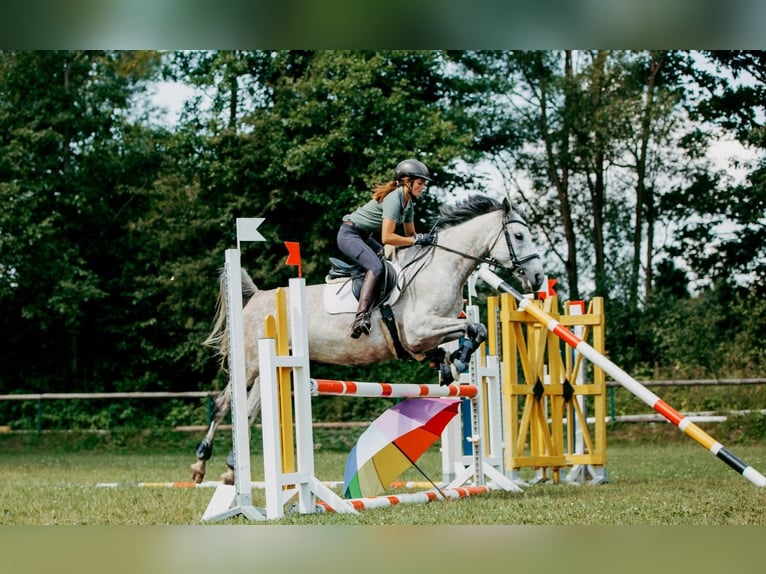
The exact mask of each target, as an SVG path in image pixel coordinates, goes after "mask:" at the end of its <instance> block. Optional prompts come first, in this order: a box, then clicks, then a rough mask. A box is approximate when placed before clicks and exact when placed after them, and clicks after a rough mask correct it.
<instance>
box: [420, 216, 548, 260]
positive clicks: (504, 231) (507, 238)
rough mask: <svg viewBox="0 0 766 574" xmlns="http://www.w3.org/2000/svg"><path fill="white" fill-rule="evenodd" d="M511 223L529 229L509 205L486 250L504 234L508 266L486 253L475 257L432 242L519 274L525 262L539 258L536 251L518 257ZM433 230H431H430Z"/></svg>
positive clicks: (467, 256)
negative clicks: (508, 257) (508, 259)
mask: <svg viewBox="0 0 766 574" xmlns="http://www.w3.org/2000/svg"><path fill="white" fill-rule="evenodd" d="M511 223H518V224H519V225H523V226H524V227H526V228H527V229H529V226H528V225H527V222H526V221H525V220H524V219H523V218H522V217H520V216H519V215H518V213H517V212H516V210H515V209H513V207H511V208H510V209H509V210H508V212H507V213H506V215H505V217H503V223H502V228H501V229H500V231H499V232H498V234H497V237H495V240H494V241H493V242H492V245H490V247H489V249H488V250H487V253H488V254H489V253H491V252H492V250H493V249H494V248H495V245H497V242H498V241H499V240H500V235H505V244H506V245H507V246H508V255H509V256H510V259H511V265H510V267H508V266H505V265H502V264H500V263H498V262H497V260H495V259H492V258H490V257H487V256H486V255H485V256H483V257H476V256H475V255H471V254H470V253H464V252H462V251H457V250H456V249H452V248H451V247H447V246H445V245H440V244H439V243H438V242H435V243H433V246H434V247H438V248H439V249H443V250H444V251H449V252H450V253H455V254H456V255H460V256H462V257H465V258H466V259H473V260H474V261H476V262H477V263H486V264H487V265H489V266H490V267H494V268H498V267H500V268H502V269H505V270H506V271H510V272H511V273H513V274H514V275H521V274H523V273H524V265H525V264H526V263H529V262H530V261H532V260H533V259H540V254H539V253H537V252H536V251H535V252H534V253H530V254H529V255H527V256H525V257H519V256H518V255H517V254H516V250H515V249H514V247H513V240H512V239H511V232H510V231H508V225H510V224H511ZM432 231H433V230H432Z"/></svg>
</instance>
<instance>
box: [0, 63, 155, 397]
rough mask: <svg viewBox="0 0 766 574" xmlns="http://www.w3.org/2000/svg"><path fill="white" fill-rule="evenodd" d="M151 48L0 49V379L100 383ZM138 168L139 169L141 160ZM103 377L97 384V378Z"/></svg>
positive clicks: (135, 173) (141, 178) (138, 174)
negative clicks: (137, 104) (0, 344)
mask: <svg viewBox="0 0 766 574" xmlns="http://www.w3.org/2000/svg"><path fill="white" fill-rule="evenodd" d="M157 62H158V58H157V56H156V54H154V53H152V52H143V53H131V52H119V53H114V52H3V53H1V54H0V197H1V201H2V203H3V205H4V209H3V211H2V214H0V303H1V304H2V305H3V308H5V309H7V310H9V314H10V316H9V317H8V318H7V319H6V320H7V322H8V324H7V325H5V327H7V330H6V332H7V333H9V342H8V344H6V345H4V349H3V353H4V354H5V356H4V357H3V359H4V364H5V365H6V366H8V367H10V366H11V365H12V367H11V368H8V370H7V371H5V372H4V374H3V379H4V380H3V382H2V384H3V385H4V386H6V387H7V388H16V387H18V386H19V384H20V383H22V384H23V386H24V387H25V388H28V389H30V390H31V389H33V388H36V389H38V390H41V391H42V390H46V389H48V388H51V386H54V387H58V388H59V389H60V388H61V386H62V381H64V385H74V384H77V385H78V387H80V388H82V386H83V385H89V384H98V385H102V384H107V383H105V380H109V379H108V377H115V376H118V375H117V373H115V372H113V371H112V372H109V373H108V374H107V373H103V372H100V371H101V369H102V367H103V362H102V360H101V356H100V354H99V353H100V351H101V350H103V349H104V348H105V347H108V346H109V345H110V344H117V342H118V340H115V339H112V338H110V337H109V336H105V333H104V332H103V331H102V329H105V328H106V329H107V330H108V329H109V327H107V325H109V324H110V322H111V321H110V320H111V318H112V317H111V315H112V313H113V312H114V307H112V305H113V303H114V300H113V298H114V297H115V295H116V294H117V293H119V290H118V286H119V285H120V283H121V281H120V269H121V262H122V261H124V259H125V257H124V255H125V251H124V250H122V249H121V246H122V245H124V244H123V243H121V242H120V241H119V240H120V237H121V235H122V233H123V232H124V227H123V225H124V222H125V218H126V217H128V216H129V214H130V212H131V210H132V209H133V208H134V207H135V206H134V205H133V204H132V197H131V196H130V193H129V192H127V189H128V187H129V186H140V185H142V184H145V183H146V179H145V177H146V175H147V171H149V170H148V169H145V168H143V169H140V170H131V162H135V163H136V164H141V163H143V162H144V161H145V160H147V159H150V158H149V156H148V155H146V154H145V153H144V151H143V149H142V148H131V147H130V145H129V143H128V142H129V141H131V140H133V139H134V138H135V137H136V136H138V139H141V137H140V136H139V135H138V134H139V132H140V130H135V129H134V124H133V123H132V118H131V117H130V112H131V99H132V98H133V97H134V96H135V95H136V94H138V93H139V92H140V91H141V90H142V89H143V88H144V86H145V82H146V81H147V80H148V79H150V78H151V77H152V75H153V73H154V71H155V69H156V64H157ZM142 167H143V166H142ZM99 379H101V381H100V382H99V383H94V381H95V380H99Z"/></svg>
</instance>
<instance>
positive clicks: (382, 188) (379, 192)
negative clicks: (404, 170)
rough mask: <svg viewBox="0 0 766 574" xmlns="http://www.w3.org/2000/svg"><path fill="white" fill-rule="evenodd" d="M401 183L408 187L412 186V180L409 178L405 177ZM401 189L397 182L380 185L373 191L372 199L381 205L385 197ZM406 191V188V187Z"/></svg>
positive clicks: (392, 181)
mask: <svg viewBox="0 0 766 574" xmlns="http://www.w3.org/2000/svg"><path fill="white" fill-rule="evenodd" d="M400 181H401V182H403V183H405V184H406V186H407V187H411V186H412V178H411V177H409V176H406V177H403V178H402V179H401V180H400ZM397 187H399V182H398V181H396V180H393V179H392V180H391V181H387V182H386V183H379V184H378V185H376V186H375V187H374V188H373V190H372V198H373V199H374V200H375V201H377V202H378V203H380V202H381V201H383V200H384V199H385V197H386V196H387V195H388V194H389V193H391V192H392V191H394V190H395V189H396V188H397ZM405 189H406V187H405Z"/></svg>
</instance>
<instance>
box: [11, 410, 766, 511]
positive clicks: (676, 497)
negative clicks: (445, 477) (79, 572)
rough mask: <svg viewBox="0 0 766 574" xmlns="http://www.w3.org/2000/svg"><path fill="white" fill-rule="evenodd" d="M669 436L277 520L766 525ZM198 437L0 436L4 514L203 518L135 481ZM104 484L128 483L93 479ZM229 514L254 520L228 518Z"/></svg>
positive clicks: (216, 465) (751, 505)
mask: <svg viewBox="0 0 766 574" xmlns="http://www.w3.org/2000/svg"><path fill="white" fill-rule="evenodd" d="M665 426H667V427H669V426H670V425H665ZM671 430H672V429H671ZM675 432H677V431H675ZM225 434H226V433H222V435H225ZM668 436H673V439H668V440H664V439H662V438H661V437H660V439H658V438H657V437H654V438H653V439H652V440H648V441H647V440H643V441H641V440H637V441H627V440H618V441H612V442H611V443H610V445H609V448H608V464H607V471H608V478H609V482H608V483H607V484H602V485H582V486H573V485H566V484H560V485H555V484H537V485H531V486H529V487H525V488H524V492H523V493H506V492H499V491H497V492H491V493H489V494H487V495H480V496H474V497H471V498H468V499H462V500H455V501H437V502H433V503H430V504H428V505H416V504H410V505H401V506H397V507H391V508H386V509H379V510H370V511H365V512H362V513H360V514H359V515H358V516H349V515H338V514H334V513H327V514H314V515H288V516H287V517H286V518H285V519H284V520H282V521H280V522H279V524H282V525H684V526H696V525H766V513H765V512H764V508H766V489H762V488H758V487H755V486H754V485H753V484H752V483H750V482H749V481H747V480H746V479H745V478H743V477H742V476H741V475H739V474H738V473H736V472H734V471H732V470H731V469H730V468H729V467H728V466H726V465H725V464H724V463H722V462H721V461H719V460H718V459H716V458H715V457H714V456H713V455H711V454H710V453H709V452H707V451H705V450H704V449H703V448H702V447H700V446H699V445H698V444H697V443H695V442H694V441H691V440H689V439H687V438H686V437H684V436H682V435H680V434H679V436H678V437H675V435H668ZM226 438H227V437H225V436H221V437H220V440H221V441H222V442H221V444H220V445H218V444H216V452H215V454H214V456H213V459H212V460H211V462H210V464H209V467H208V468H209V470H208V476H207V477H206V479H207V480H216V479H217V477H218V475H219V474H220V472H221V471H222V470H223V468H224V457H225V454H226V450H227V448H228V445H227V444H226V443H225V442H224V441H225V440H226ZM194 439H196V437H189V436H184V435H180V433H179V435H178V436H174V437H171V438H168V437H167V436H166V435H163V436H160V435H158V436H157V437H155V438H154V439H153V438H152V437H146V436H144V437H143V438H142V439H141V440H140V441H136V439H135V438H133V439H131V438H130V437H128V436H127V435H126V436H118V435H113V436H108V437H105V436H101V435H97V436H89V435H78V436H77V437H76V438H73V437H72V436H71V435H66V436H65V435H60V436H59V437H56V436H55V435H45V436H44V437H43V438H39V437H35V436H34V435H30V436H27V437H18V436H15V437H14V436H11V435H7V436H2V437H0V448H1V450H0V452H1V453H2V454H1V455H0V462H2V464H0V500H2V508H0V523H1V524H4V525H139V526H149V525H199V524H200V519H201V516H202V514H203V512H204V510H205V508H206V507H207V504H208V502H209V500H210V497H211V496H212V494H213V489H211V488H158V487H153V488H138V487H135V486H130V485H131V484H134V483H140V482H176V481H188V480H189V476H188V473H187V468H188V465H189V464H190V463H191V462H193V454H192V453H193V443H194ZM131 440H133V441H134V442H135V444H131ZM229 440H230V439H229ZM254 444H258V443H254ZM727 446H728V447H729V448H730V450H732V451H733V452H734V453H735V455H737V456H738V457H740V458H741V459H743V460H744V461H745V462H747V463H748V464H750V465H751V466H753V467H755V468H756V469H758V470H759V471H761V472H764V470H766V446H764V445H762V444H742V445H736V446H732V445H727ZM259 450H260V449H258V448H254V449H253V451H254V454H253V463H252V466H253V480H261V479H262V478H263V476H262V462H261V459H260V455H259V454H258V451H259ZM346 456H347V453H346V452H343V451H339V450H324V449H319V450H318V451H317V453H316V475H317V477H318V478H320V479H322V480H342V475H343V468H344V465H345V459H346ZM419 465H420V466H421V468H423V470H424V471H425V472H426V473H427V474H428V475H429V476H430V477H431V478H433V479H434V480H437V481H438V480H439V479H440V478H441V467H440V459H439V453H438V450H436V449H432V450H431V451H430V452H428V453H426V455H424V457H423V458H422V459H421V461H420V462H419ZM403 479H405V480H418V481H422V480H423V477H422V476H421V475H420V474H419V473H418V472H417V471H416V470H415V469H410V470H409V471H408V472H407V474H405V475H404V476H403ZM105 482H110V483H119V484H122V485H124V486H121V487H117V488H98V487H97V486H96V485H97V483H105ZM254 498H255V504H256V506H259V505H263V504H264V503H263V499H262V492H261V491H259V490H255V491H254ZM225 524H249V522H248V521H247V520H245V519H244V518H233V519H230V520H227V521H225Z"/></svg>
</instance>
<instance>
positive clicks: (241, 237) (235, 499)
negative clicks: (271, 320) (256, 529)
mask: <svg viewBox="0 0 766 574" xmlns="http://www.w3.org/2000/svg"><path fill="white" fill-rule="evenodd" d="M263 221H264V220H263V218H248V219H237V220H236V225H237V248H236V249H227V250H226V253H225V258H224V263H225V267H224V269H225V284H226V321H227V324H228V329H229V384H230V385H231V422H232V431H231V434H232V450H233V452H234V486H233V487H232V486H230V485H226V484H220V485H219V486H218V487H217V488H216V491H215V493H214V494H213V498H212V499H211V500H210V503H209V504H208V506H207V509H206V510H205V513H204V514H203V515H202V521H203V522H206V521H212V520H224V519H226V518H229V517H232V516H236V515H239V514H242V515H243V516H245V517H247V518H249V519H251V520H265V518H266V517H265V516H264V515H263V514H262V513H261V512H260V511H259V510H258V509H256V508H255V507H254V506H253V491H252V485H251V469H250V425H249V422H248V416H247V377H246V372H245V330H244V323H243V318H242V266H241V262H240V243H241V242H242V241H265V238H264V237H263V236H262V235H261V234H260V233H259V232H258V226H259V225H260V224H261V223H263Z"/></svg>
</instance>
